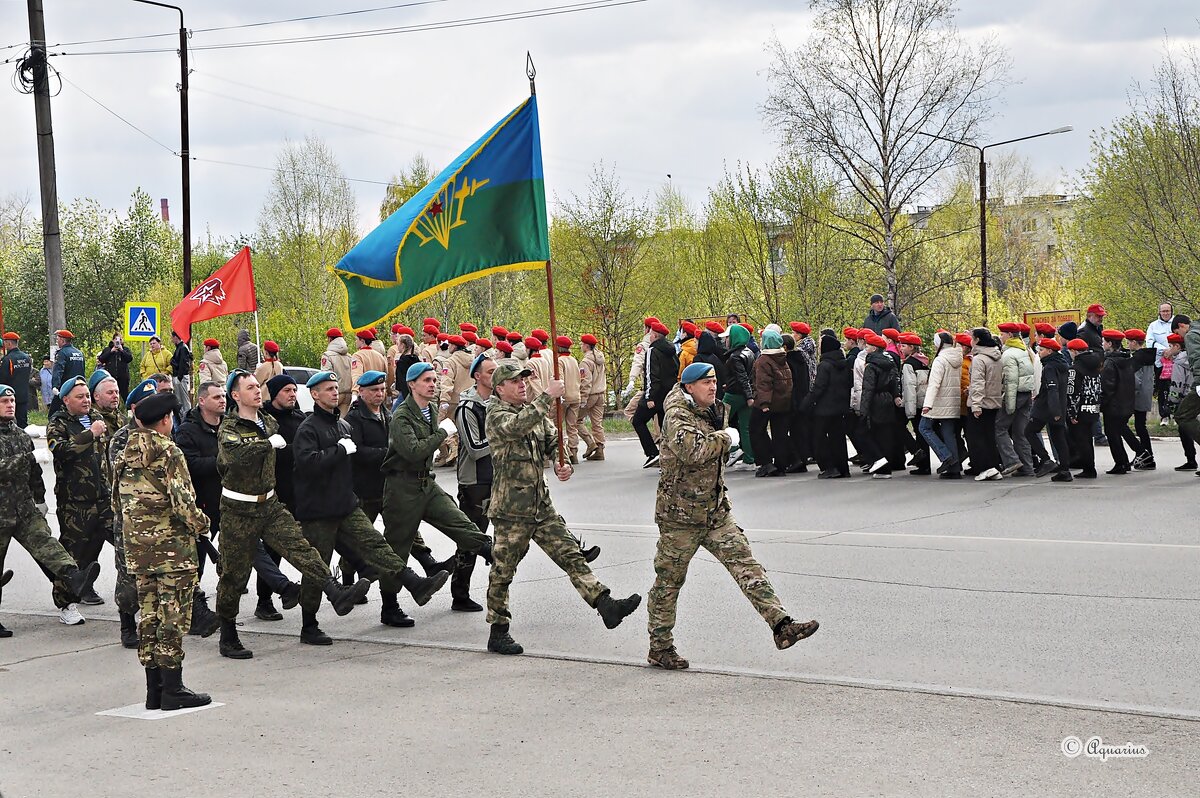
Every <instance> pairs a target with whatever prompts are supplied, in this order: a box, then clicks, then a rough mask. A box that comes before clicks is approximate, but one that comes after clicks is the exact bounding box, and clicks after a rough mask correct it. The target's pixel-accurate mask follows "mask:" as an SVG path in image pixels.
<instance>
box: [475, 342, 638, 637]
mask: <svg viewBox="0 0 1200 798" xmlns="http://www.w3.org/2000/svg"><path fill="white" fill-rule="evenodd" d="M532 373H533V372H532V371H531V370H530V369H527V368H522V367H521V366H515V365H510V364H505V365H503V366H499V367H497V368H496V370H495V371H494V372H492V390H493V396H494V398H493V403H492V404H491V405H489V407H488V412H487V422H486V424H487V426H486V431H487V439H488V444H489V446H490V448H491V453H492V471H493V477H492V480H493V481H492V494H491V502H490V505H489V507H488V517H489V518H491V519H492V522H493V523H494V524H495V525H496V531H495V539H494V543H493V546H494V550H493V557H494V562H493V564H492V571H491V573H490V574H489V576H488V591H487V608H488V613H487V621H488V623H489V624H491V635H490V637H489V638H488V651H494V652H496V653H497V654H520V653H522V652H523V651H524V649H523V648H522V647H521V646H520V644H519V643H517V642H516V641H515V640H513V638H512V635H511V634H509V624H510V623H511V621H512V613H510V612H509V609H508V589H509V585H511V584H512V580H513V576H514V575H515V574H516V571H517V565H518V564H519V563H520V562H521V560H522V559H523V558H524V557H525V554H526V553H527V552H528V551H529V543H530V541H532V542H534V543H536V544H538V546H539V547H540V548H541V549H542V551H544V552H546V554H547V556H549V557H550V559H551V560H553V561H554V563H555V565H557V566H558V567H559V568H561V569H562V570H563V572H564V573H566V575H567V576H568V577H570V579H571V584H572V585H574V586H575V589H576V590H577V591H578V592H579V595H580V596H582V597H583V600H584V601H586V602H587V603H588V605H589V606H591V607H594V608H595V609H596V611H597V612H598V613H599V614H600V617H601V618H602V619H603V620H604V625H605V626H606V627H608V628H609V629H615V628H617V626H618V625H619V624H620V623H621V621H622V620H623V619H624V618H625V617H626V616H628V615H629V614H630V613H632V612H633V611H634V610H636V609H637V608H638V605H639V604H641V602H642V597H641V596H639V595H638V594H637V593H634V594H633V595H632V596H629V597H628V598H623V599H614V598H613V597H612V595H611V594H610V592H609V589H608V588H607V587H605V586H604V584H602V583H601V582H600V580H599V579H597V578H596V575H595V574H593V573H592V570H591V569H590V568H589V567H588V565H587V561H586V560H585V559H584V555H583V552H582V551H580V549H579V542H578V541H577V540H576V539H575V538H574V537H573V536H572V535H571V533H570V532H569V531H568V530H567V526H566V524H565V523H564V522H563V519H562V516H561V515H559V514H558V511H557V510H555V509H554V504H553V503H552V502H551V501H550V489H549V487H548V486H547V485H546V478H545V476H544V475H543V473H542V464H543V463H544V462H545V461H546V460H547V459H549V458H551V457H553V456H554V455H555V452H556V451H557V449H558V433H557V432H556V431H555V429H554V425H553V424H551V423H550V419H549V418H548V417H547V414H548V413H549V412H550V408H551V407H552V406H553V403H554V402H555V401H556V400H558V399H559V398H560V397H561V396H562V395H563V392H564V389H565V386H564V385H563V382H562V380H555V379H551V380H549V381H548V382H547V383H546V384H545V385H544V388H545V392H544V393H542V394H541V395H539V396H538V398H537V399H535V400H534V401H533V402H530V401H529V399H528V392H527V387H526V385H525V378H526V377H528V376H530V375H531V374H532ZM554 473H555V476H557V477H558V479H559V480H560V481H562V482H566V481H567V480H568V479H570V478H571V474H572V473H574V469H573V468H571V466H570V465H569V464H565V463H564V464H562V465H556V466H555V468H554Z"/></svg>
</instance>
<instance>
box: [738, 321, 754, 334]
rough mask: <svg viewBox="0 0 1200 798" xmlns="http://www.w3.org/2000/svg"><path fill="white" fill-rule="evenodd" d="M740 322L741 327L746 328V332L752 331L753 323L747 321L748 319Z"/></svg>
mask: <svg viewBox="0 0 1200 798" xmlns="http://www.w3.org/2000/svg"><path fill="white" fill-rule="evenodd" d="M741 324H742V326H743V327H745V328H746V332H748V333H753V332H754V325H753V324H751V323H750V322H748V321H743V322H742V323H741Z"/></svg>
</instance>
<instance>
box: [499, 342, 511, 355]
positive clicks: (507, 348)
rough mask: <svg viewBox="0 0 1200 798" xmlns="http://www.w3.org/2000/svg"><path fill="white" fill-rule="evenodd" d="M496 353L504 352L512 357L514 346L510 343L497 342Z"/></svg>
mask: <svg viewBox="0 0 1200 798" xmlns="http://www.w3.org/2000/svg"><path fill="white" fill-rule="evenodd" d="M496 351H497V352H503V353H504V354H506V355H511V354H512V344H510V343H509V342H508V341H497V342H496Z"/></svg>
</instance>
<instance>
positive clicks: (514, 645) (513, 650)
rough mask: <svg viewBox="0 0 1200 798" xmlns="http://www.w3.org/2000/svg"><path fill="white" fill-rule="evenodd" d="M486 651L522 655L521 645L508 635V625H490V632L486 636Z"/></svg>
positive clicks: (523, 651) (523, 650)
mask: <svg viewBox="0 0 1200 798" xmlns="http://www.w3.org/2000/svg"><path fill="white" fill-rule="evenodd" d="M488 651H491V652H494V653H496V654H524V653H525V649H523V648H521V644H520V643H518V642H517V641H516V640H513V639H512V635H510V634H509V633H508V624H506V623H494V624H492V632H491V634H490V635H488Z"/></svg>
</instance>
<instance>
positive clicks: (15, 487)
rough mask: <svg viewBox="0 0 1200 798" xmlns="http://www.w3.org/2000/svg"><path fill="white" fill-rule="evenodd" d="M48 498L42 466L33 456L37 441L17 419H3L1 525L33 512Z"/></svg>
mask: <svg viewBox="0 0 1200 798" xmlns="http://www.w3.org/2000/svg"><path fill="white" fill-rule="evenodd" d="M45 500H46V483H45V482H43V481H42V467H41V465H39V464H38V461H37V460H36V459H34V456H33V441H31V440H30V439H29V436H28V435H26V434H25V430H23V429H21V428H20V427H18V426H17V425H16V424H15V423H14V422H13V421H0V527H6V526H10V525H14V524H16V523H17V522H19V521H22V520H24V519H26V518H29V517H30V516H32V515H33V514H34V513H35V512H37V510H36V509H34V505H35V504H41V503H42V502H44V501H45Z"/></svg>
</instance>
